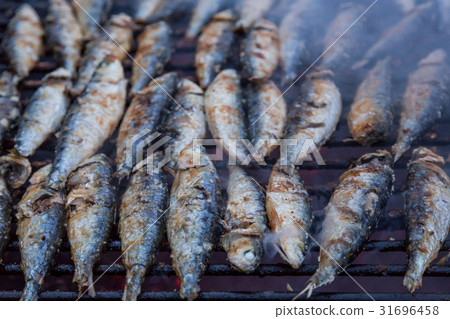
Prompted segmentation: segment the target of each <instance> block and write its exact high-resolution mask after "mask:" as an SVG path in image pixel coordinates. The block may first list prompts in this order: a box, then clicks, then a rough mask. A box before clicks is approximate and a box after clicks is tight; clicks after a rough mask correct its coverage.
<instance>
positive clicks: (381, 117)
mask: <svg viewBox="0 0 450 319" xmlns="http://www.w3.org/2000/svg"><path fill="white" fill-rule="evenodd" d="M390 69H391V64H390V59H389V58H386V59H384V60H380V61H378V62H377V64H376V65H375V67H374V68H373V69H372V70H371V71H370V72H369V73H368V74H367V76H366V78H365V79H364V81H363V82H362V83H361V85H360V86H359V88H358V91H357V92H356V95H355V98H354V100H353V103H352V106H351V109H350V113H349V114H348V117H347V122H348V127H349V129H350V133H351V134H352V136H353V139H354V140H355V141H357V142H358V143H360V144H362V145H371V144H374V143H377V142H379V141H384V140H386V138H387V136H388V134H389V132H390V131H391V129H392V124H393V120H394V106H393V101H392V92H391V91H392V81H391V71H390Z"/></svg>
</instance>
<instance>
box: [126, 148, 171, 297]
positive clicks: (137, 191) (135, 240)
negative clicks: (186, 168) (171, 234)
mask: <svg viewBox="0 0 450 319" xmlns="http://www.w3.org/2000/svg"><path fill="white" fill-rule="evenodd" d="M151 156H152V157H153V158H152V160H153V161H152V167H148V166H143V167H142V168H140V169H139V170H136V171H134V172H133V174H132V175H131V177H130V181H129V183H128V186H127V189H126V191H125V193H124V194H123V196H122V203H121V206H120V222H119V232H120V239H121V242H122V252H123V264H124V266H125V269H126V270H127V277H126V283H125V291H124V293H123V298H122V299H123V300H124V301H125V300H136V299H137V297H138V296H139V294H140V292H141V285H142V283H143V281H144V279H145V274H146V273H147V271H148V269H149V268H150V267H151V265H152V264H153V263H154V261H155V258H156V253H157V252H158V247H159V245H160V243H161V240H162V238H163V236H164V231H165V221H166V217H165V213H166V209H167V203H168V199H169V189H168V185H167V182H166V177H165V173H164V171H163V170H162V169H161V168H160V167H159V164H160V163H161V161H162V159H163V157H162V154H161V153H160V152H158V153H154V154H152V155H151ZM147 163H148V162H147ZM149 168H151V169H152V171H150V172H149V171H148V169H149Z"/></svg>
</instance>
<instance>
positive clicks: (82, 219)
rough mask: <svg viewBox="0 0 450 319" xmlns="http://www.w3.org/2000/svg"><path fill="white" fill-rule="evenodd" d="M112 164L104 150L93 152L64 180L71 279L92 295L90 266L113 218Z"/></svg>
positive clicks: (99, 249)
mask: <svg viewBox="0 0 450 319" xmlns="http://www.w3.org/2000/svg"><path fill="white" fill-rule="evenodd" d="M111 176H112V168H111V165H110V164H109V162H108V158H107V157H106V156H105V155H104V154H98V155H94V156H93V157H91V158H90V159H88V160H86V161H84V162H83V163H81V164H80V166H79V167H78V168H77V169H75V170H74V171H73V172H72V173H71V174H70V175H69V178H68V181H67V198H66V214H67V237H68V239H69V243H70V247H71V255H72V260H73V262H74V264H75V274H74V277H73V282H76V283H77V284H78V292H79V294H81V293H83V289H84V288H85V287H88V291H89V295H90V296H91V297H95V290H94V286H93V273H92V268H93V266H94V264H95V263H96V262H97V260H98V259H99V257H100V254H101V252H102V250H103V248H104V246H105V244H106V241H107V240H108V236H109V233H110V231H111V228H112V224H113V222H114V209H115V191H114V187H113V186H112V184H111Z"/></svg>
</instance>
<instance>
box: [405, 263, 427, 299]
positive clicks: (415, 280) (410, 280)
mask: <svg viewBox="0 0 450 319" xmlns="http://www.w3.org/2000/svg"><path fill="white" fill-rule="evenodd" d="M422 274H423V271H421V270H420V269H419V268H417V267H414V268H412V269H411V268H408V270H407V271H406V274H405V277H404V278H403V287H405V288H406V290H408V291H409V292H410V293H411V294H412V293H414V291H415V290H416V289H418V288H420V287H421V286H422Z"/></svg>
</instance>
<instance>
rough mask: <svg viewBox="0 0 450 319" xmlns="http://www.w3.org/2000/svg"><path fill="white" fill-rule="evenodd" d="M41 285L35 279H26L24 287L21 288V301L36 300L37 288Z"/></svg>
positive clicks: (37, 295)
mask: <svg viewBox="0 0 450 319" xmlns="http://www.w3.org/2000/svg"><path fill="white" fill-rule="evenodd" d="M40 289H41V285H39V283H38V282H37V281H35V280H28V281H27V282H26V283H25V288H23V292H22V297H21V298H20V300H21V301H35V300H38V297H39V290H40Z"/></svg>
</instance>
